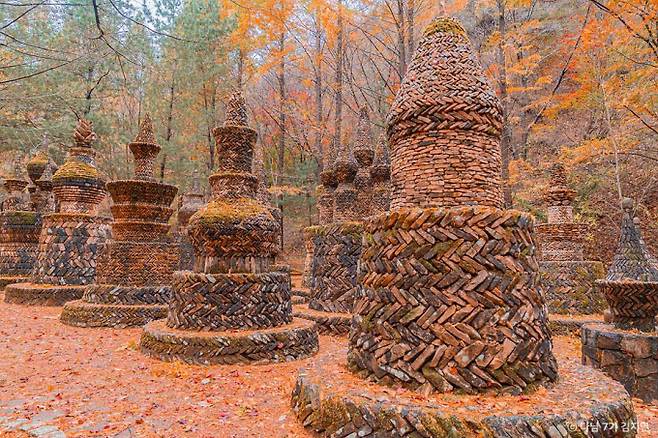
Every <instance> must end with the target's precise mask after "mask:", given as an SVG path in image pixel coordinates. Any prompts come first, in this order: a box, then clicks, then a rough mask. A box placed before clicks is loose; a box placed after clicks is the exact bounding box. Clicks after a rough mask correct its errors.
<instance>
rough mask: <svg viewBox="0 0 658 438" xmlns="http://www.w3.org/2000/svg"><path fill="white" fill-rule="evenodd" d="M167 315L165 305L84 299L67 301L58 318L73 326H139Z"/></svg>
mask: <svg viewBox="0 0 658 438" xmlns="http://www.w3.org/2000/svg"><path fill="white" fill-rule="evenodd" d="M166 316H167V306H166V305H152V304H149V305H144V304H142V305H126V304H95V303H90V302H88V301H86V300H75V301H69V302H67V303H66V304H65V305H64V308H63V309H62V314H61V315H60V317H59V319H60V321H61V322H63V323H64V324H67V325H72V326H75V327H113V328H127V327H141V326H143V325H145V324H147V323H149V322H150V321H153V320H156V319H163V318H166Z"/></svg>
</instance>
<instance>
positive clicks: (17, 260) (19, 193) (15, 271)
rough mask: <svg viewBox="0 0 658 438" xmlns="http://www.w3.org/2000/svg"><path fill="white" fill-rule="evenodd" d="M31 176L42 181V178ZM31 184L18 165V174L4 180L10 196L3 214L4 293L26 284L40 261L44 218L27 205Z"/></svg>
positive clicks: (0, 259)
mask: <svg viewBox="0 0 658 438" xmlns="http://www.w3.org/2000/svg"><path fill="white" fill-rule="evenodd" d="M28 169H29V167H28ZM29 176H30V178H33V177H34V178H37V179H38V177H40V176H41V175H34V174H33V173H30V174H29ZM27 185H28V183H27V181H25V180H24V179H23V178H22V177H21V171H20V168H19V167H18V165H16V166H14V175H12V176H11V177H9V178H5V180H4V187H5V190H6V191H7V197H6V199H5V200H4V201H3V203H2V212H0V290H2V289H3V288H4V287H5V286H7V285H8V284H13V283H20V282H23V281H26V280H27V279H28V278H29V276H30V272H31V271H32V268H33V266H34V263H35V261H36V258H37V251H38V247H39V233H40V232H41V215H40V214H39V213H38V212H36V211H34V210H32V209H31V208H30V207H28V205H27V204H28V202H26V199H25V192H24V191H25V187H27Z"/></svg>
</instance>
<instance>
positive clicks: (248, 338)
mask: <svg viewBox="0 0 658 438" xmlns="http://www.w3.org/2000/svg"><path fill="white" fill-rule="evenodd" d="M140 348H141V350H142V352H143V353H145V354H147V355H149V356H151V357H155V358H157V359H159V360H163V361H167V362H173V361H177V360H179V361H182V362H185V363H190V364H199V365H230V364H237V363H245V364H247V363H276V362H287V361H291V360H299V359H304V358H306V357H309V356H312V355H314V354H316V353H317V352H318V348H319V341H318V332H317V330H316V328H315V324H314V323H313V322H311V321H305V320H303V319H295V320H293V321H291V323H290V324H287V325H284V326H281V327H275V328H269V329H260V330H257V331H245V330H241V331H231V332H217V331H213V332H205V331H204V332H191V331H182V330H174V329H171V328H169V327H167V326H166V325H165V323H164V321H153V322H151V323H149V324H147V325H146V327H145V328H144V332H143V334H142V338H141V341H140Z"/></svg>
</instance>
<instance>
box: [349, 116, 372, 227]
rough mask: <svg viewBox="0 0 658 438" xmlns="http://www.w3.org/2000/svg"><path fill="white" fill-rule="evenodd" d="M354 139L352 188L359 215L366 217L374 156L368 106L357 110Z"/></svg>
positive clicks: (369, 210)
mask: <svg viewBox="0 0 658 438" xmlns="http://www.w3.org/2000/svg"><path fill="white" fill-rule="evenodd" d="M354 135H355V139H354V148H353V149H354V158H355V159H356V163H357V171H356V175H355V176H354V188H355V189H356V192H357V198H356V209H357V212H358V213H359V216H360V217H368V216H370V214H371V210H372V205H371V202H372V178H371V176H370V170H371V166H372V163H373V160H374V158H375V150H374V148H373V138H372V129H371V123H370V116H369V115H368V108H367V107H365V106H363V107H361V109H360V110H359V120H358V123H357V125H356V132H355V134H354Z"/></svg>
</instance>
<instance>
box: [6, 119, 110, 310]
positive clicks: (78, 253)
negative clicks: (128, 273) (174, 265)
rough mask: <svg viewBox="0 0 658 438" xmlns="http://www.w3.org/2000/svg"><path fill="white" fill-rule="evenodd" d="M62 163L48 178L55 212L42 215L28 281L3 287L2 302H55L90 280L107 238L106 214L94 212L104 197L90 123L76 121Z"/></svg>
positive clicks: (75, 295) (79, 293) (73, 294)
mask: <svg viewBox="0 0 658 438" xmlns="http://www.w3.org/2000/svg"><path fill="white" fill-rule="evenodd" d="M73 140H74V143H73V145H72V146H71V147H70V148H69V153H68V157H67V159H66V162H65V163H64V164H63V165H62V166H61V167H60V168H59V169H57V172H55V174H54V175H53V177H52V187H53V192H54V195H55V199H56V201H57V202H58V203H59V212H56V213H50V214H46V215H45V216H44V218H43V227H42V229H41V235H40V236H39V254H38V257H37V260H36V262H35V265H34V269H33V271H32V275H31V277H30V280H29V282H26V283H17V284H12V285H9V286H7V287H6V288H5V301H6V302H8V303H17V304H30V305H49V306H61V305H63V304H64V303H65V302H67V301H71V300H75V299H79V298H81V297H82V293H83V291H84V290H85V289H86V287H87V285H89V284H92V283H94V282H95V281H96V260H97V258H98V254H99V252H100V251H101V249H103V248H104V246H105V243H106V240H107V239H108V237H109V236H110V226H109V222H110V218H106V217H101V216H99V215H98V206H99V204H100V203H101V202H102V201H103V199H104V198H105V196H106V191H105V181H104V179H103V177H102V176H101V175H100V173H99V171H98V170H97V169H96V160H95V156H96V152H95V151H94V149H92V144H93V142H94V141H95V140H96V134H95V133H94V131H93V129H92V123H91V122H90V121H87V120H84V119H80V120H78V125H77V126H76V128H75V132H74V133H73Z"/></svg>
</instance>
